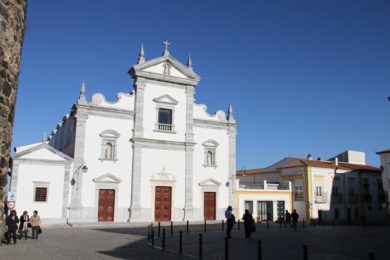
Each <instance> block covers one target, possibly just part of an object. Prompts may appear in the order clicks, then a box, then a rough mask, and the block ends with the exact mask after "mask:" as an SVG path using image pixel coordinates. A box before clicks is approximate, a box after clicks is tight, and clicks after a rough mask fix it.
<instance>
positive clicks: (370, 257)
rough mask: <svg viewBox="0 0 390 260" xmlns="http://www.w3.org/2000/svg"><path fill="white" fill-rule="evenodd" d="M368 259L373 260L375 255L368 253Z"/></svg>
mask: <svg viewBox="0 0 390 260" xmlns="http://www.w3.org/2000/svg"><path fill="white" fill-rule="evenodd" d="M368 257H369V259H370V260H375V253H374V252H370V253H368Z"/></svg>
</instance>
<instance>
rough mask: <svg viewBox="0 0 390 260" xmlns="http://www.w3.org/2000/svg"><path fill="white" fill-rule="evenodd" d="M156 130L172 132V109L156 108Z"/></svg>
mask: <svg viewBox="0 0 390 260" xmlns="http://www.w3.org/2000/svg"><path fill="white" fill-rule="evenodd" d="M157 116H158V118H157V125H156V130H157V131H162V132H173V131H174V129H173V110H172V109H168V108H158V115H157Z"/></svg>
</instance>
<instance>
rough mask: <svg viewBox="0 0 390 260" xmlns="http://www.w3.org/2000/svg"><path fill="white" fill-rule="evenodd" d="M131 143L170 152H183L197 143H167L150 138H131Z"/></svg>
mask: <svg viewBox="0 0 390 260" xmlns="http://www.w3.org/2000/svg"><path fill="white" fill-rule="evenodd" d="M130 141H131V142H132V143H134V144H138V145H141V146H142V147H145V148H156V149H168V150H182V151H184V150H185V149H186V148H187V149H188V148H190V147H191V148H192V147H194V146H195V144H196V143H192V142H177V141H166V140H158V139H148V138H131V139H130Z"/></svg>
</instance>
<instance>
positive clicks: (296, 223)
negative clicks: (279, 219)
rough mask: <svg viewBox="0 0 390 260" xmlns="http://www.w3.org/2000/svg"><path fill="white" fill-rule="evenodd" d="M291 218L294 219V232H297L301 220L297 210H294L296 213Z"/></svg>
mask: <svg viewBox="0 0 390 260" xmlns="http://www.w3.org/2000/svg"><path fill="white" fill-rule="evenodd" d="M291 218H292V222H293V226H294V230H295V231H297V225H298V218H299V215H298V213H297V210H295V209H294V212H293V213H292V214H291Z"/></svg>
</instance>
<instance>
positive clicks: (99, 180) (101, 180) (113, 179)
mask: <svg viewBox="0 0 390 260" xmlns="http://www.w3.org/2000/svg"><path fill="white" fill-rule="evenodd" d="M105 178H109V179H111V180H110V181H105V180H104V179H105ZM121 181H122V180H121V179H120V178H118V177H116V176H114V175H112V174H111V173H106V174H103V175H101V176H99V177H96V178H94V179H93V182H95V183H105V184H109V183H117V184H118V183H121Z"/></svg>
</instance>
